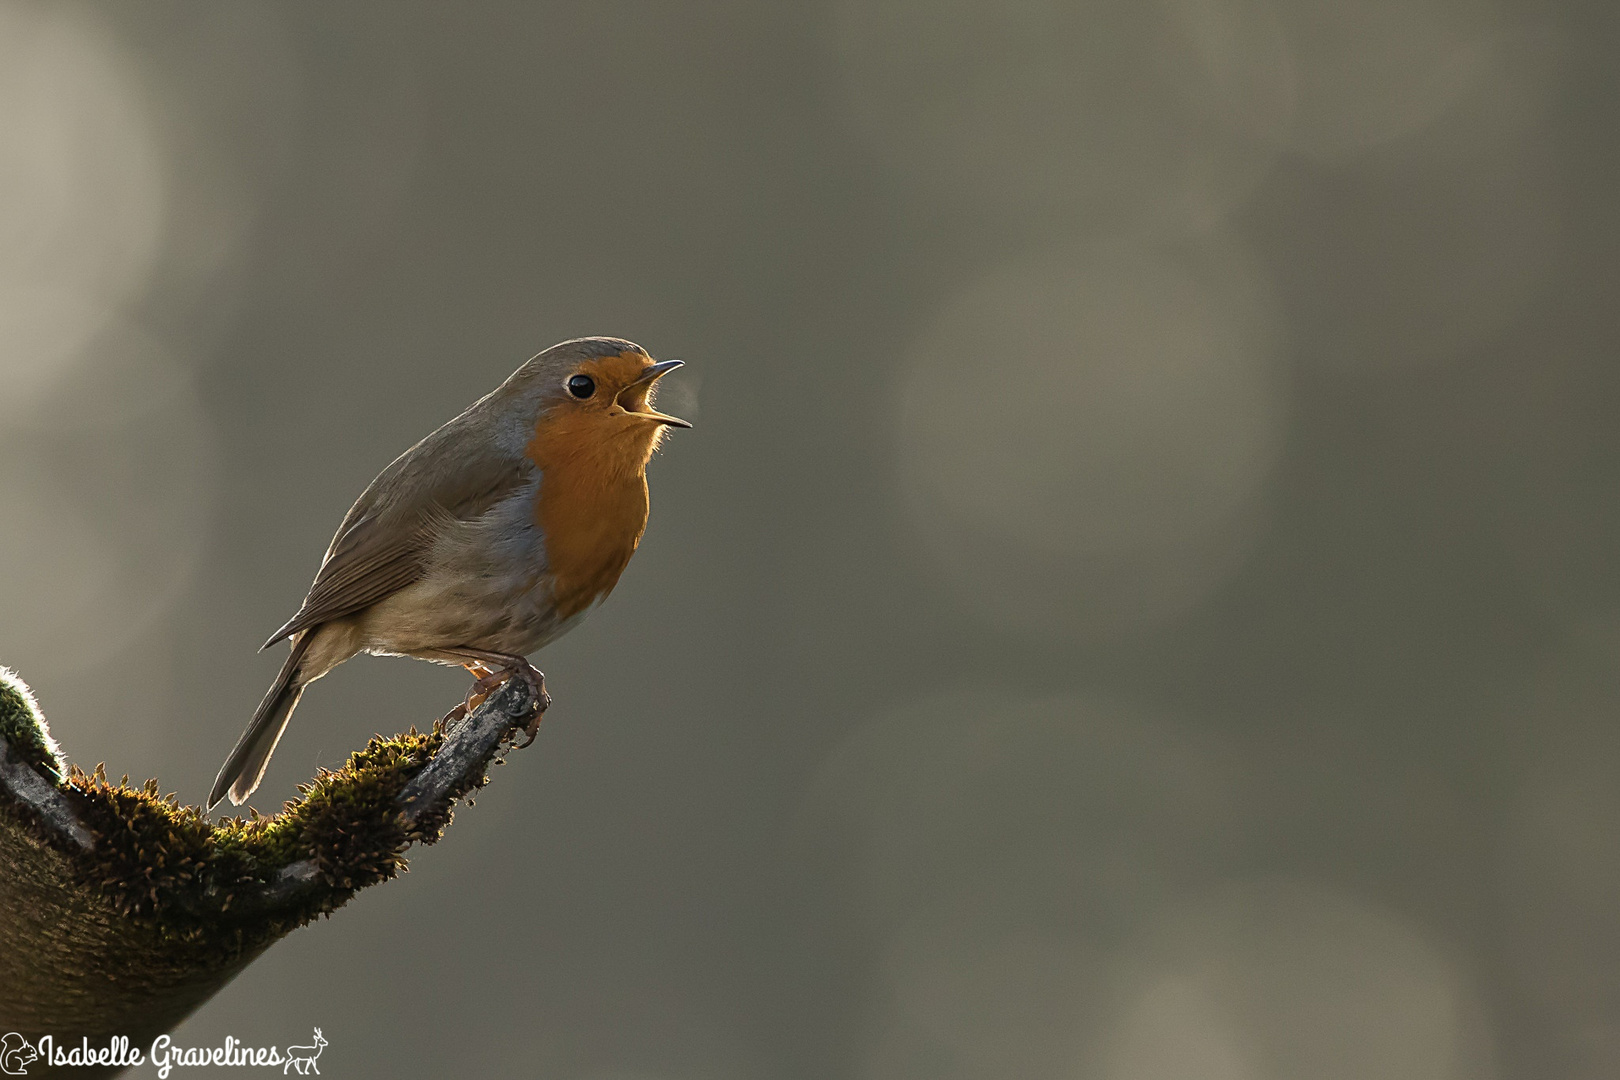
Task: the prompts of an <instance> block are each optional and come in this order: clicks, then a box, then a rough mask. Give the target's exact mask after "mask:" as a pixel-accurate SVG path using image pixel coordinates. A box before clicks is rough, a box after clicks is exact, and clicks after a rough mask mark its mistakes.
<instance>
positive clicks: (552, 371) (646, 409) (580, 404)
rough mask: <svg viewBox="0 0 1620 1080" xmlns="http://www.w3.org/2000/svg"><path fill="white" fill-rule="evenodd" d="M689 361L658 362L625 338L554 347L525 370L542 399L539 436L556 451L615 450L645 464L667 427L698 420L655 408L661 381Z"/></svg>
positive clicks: (628, 461) (631, 463)
mask: <svg viewBox="0 0 1620 1080" xmlns="http://www.w3.org/2000/svg"><path fill="white" fill-rule="evenodd" d="M680 366H681V361H679V360H662V361H655V360H654V359H653V358H652V357H651V356H649V355H648V354H647V351H646V350H645V349H643V348H642V347H641V346H639V345H637V344H635V343H634V342H630V341H625V340H623V339H622V338H603V337H597V338H576V339H575V340H573V341H565V342H563V343H562V344H560V345H554V346H552V347H551V348H549V349H547V350H546V351H545V352H543V353H541V354H540V355H539V356H536V357H535V358H534V359H533V360H530V361H529V362H528V363H527V364H525V365H524V367H523V371H522V372H521V374H524V375H525V380H524V381H525V383H526V384H527V387H528V389H529V391H530V392H531V393H533V394H534V395H535V397H536V398H537V405H538V409H537V413H538V415H537V416H536V419H535V432H534V434H535V438H536V440H538V441H539V442H541V443H543V444H545V445H546V446H547V447H548V448H549V450H550V453H548V455H547V456H549V457H555V456H556V455H557V454H559V453H560V454H564V455H566V456H574V455H576V454H590V455H608V456H610V457H611V458H612V459H614V461H615V462H620V461H622V463H623V464H624V465H625V466H626V467H634V468H641V467H642V466H645V465H646V463H647V460H648V458H650V457H651V456H652V453H653V451H654V450H655V449H656V448H657V446H658V442H659V440H660V439H661V438H662V437H663V434H664V432H665V430H666V429H668V428H671V427H683V428H689V427H691V426H692V425H691V424H689V423H687V422H686V421H685V420H682V419H680V418H679V417H677V416H670V415H668V414H667V413H661V412H659V411H658V410H656V409H654V408H653V398H654V396H655V395H656V393H657V388H658V380H659V379H661V378H663V377H664V376H665V375H667V374H669V373H670V372H671V371H674V370H675V369H676V368H678V367H680Z"/></svg>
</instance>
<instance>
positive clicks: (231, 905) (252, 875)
mask: <svg viewBox="0 0 1620 1080" xmlns="http://www.w3.org/2000/svg"><path fill="white" fill-rule="evenodd" d="M442 741H443V733H442V731H441V730H439V729H438V728H437V727H436V728H435V729H434V730H433V731H431V732H428V733H420V732H418V731H416V730H415V729H414V728H413V729H412V730H411V731H410V732H408V733H407V734H404V735H396V736H394V737H392V738H383V737H382V736H377V737H374V738H373V739H372V740H371V741H370V742H369V743H368V744H367V745H366V746H365V748H364V749H361V750H358V751H356V752H355V753H354V754H352V755H350V757H349V760H348V762H347V763H346V764H345V765H344V766H343V767H342V768H341V769H338V770H337V771H336V772H332V771H327V770H322V772H321V773H320V775H318V776H317V777H316V778H315V779H314V780H312V781H311V782H310V783H308V784H305V785H301V786H300V788H299V792H300V797H299V798H297V799H294V800H292V801H290V802H288V803H287V804H286V805H285V807H284V808H283V809H282V811H281V812H280V813H278V814H275V815H274V816H270V817H265V816H262V815H259V814H257V813H254V812H252V811H250V812H249V815H248V816H247V817H235V818H227V819H224V820H222V821H219V822H210V821H209V820H208V818H207V815H206V814H205V813H204V812H203V811H202V810H201V809H199V808H197V807H193V806H182V805H181V804H180V803H179V801H178V799H177V798H176V797H175V796H174V795H172V794H170V795H160V794H159V791H158V785H157V782H156V781H155V780H149V781H147V782H146V783H145V784H143V785H140V786H138V787H137V786H132V785H130V783H129V778H128V777H125V778H124V779H123V780H122V781H120V782H119V783H117V784H113V783H111V782H109V781H108V780H107V777H106V775H105V773H104V771H103V770H102V769H101V768H100V767H98V768H97V770H96V771H95V772H94V773H85V772H83V771H81V770H79V769H78V768H76V767H73V768H70V769H69V771H68V774H67V779H66V784H67V787H68V789H69V791H70V793H71V797H73V798H74V800H75V803H76V808H77V810H78V812H79V817H80V820H81V821H82V822H83V823H84V824H85V826H86V827H87V828H88V829H89V830H90V831H91V833H92V835H93V836H94V837H95V841H96V843H95V850H94V852H93V853H92V854H89V855H83V854H81V855H79V856H78V862H79V863H80V864H81V866H82V870H83V873H84V876H85V877H86V879H87V883H88V884H89V885H91V886H92V888H93V889H94V890H95V891H96V892H98V893H99V894H100V895H101V896H102V897H104V898H105V899H106V900H108V901H109V902H111V903H112V904H113V905H114V907H115V908H116V909H117V910H118V911H119V912H120V913H121V914H123V915H125V916H127V917H130V918H135V919H140V920H143V921H149V922H151V923H152V924H153V925H155V926H156V927H157V928H158V929H159V930H160V931H161V932H162V933H163V934H165V935H166V936H171V937H175V938H178V939H181V940H182V941H192V942H195V943H196V945H197V947H198V948H199V949H202V950H204V951H209V950H213V951H216V952H217V951H219V950H223V951H224V952H225V953H226V954H228V955H236V954H241V953H244V952H247V951H250V950H252V949H255V948H257V947H259V946H261V945H262V944H264V943H266V942H267V941H269V940H272V939H274V938H276V937H279V936H280V935H282V934H284V933H286V932H287V931H288V930H291V929H292V928H293V927H295V926H298V925H301V924H303V923H305V922H308V921H309V920H311V919H314V918H316V917H318V916H321V915H326V914H330V913H331V912H332V911H334V910H336V909H337V908H338V907H340V906H342V905H343V904H344V903H345V902H347V901H348V899H349V898H350V897H351V896H353V895H354V894H355V893H356V892H358V891H359V890H361V889H363V888H365V887H366V886H368V885H374V884H377V883H379V882H382V881H386V880H388V879H389V878H392V877H394V876H395V875H396V874H398V873H400V872H401V871H402V870H404V869H405V868H406V860H405V850H406V848H407V847H408V846H409V844H411V843H412V842H427V843H431V842H433V841H434V840H436V839H438V834H439V830H440V829H442V828H443V826H444V825H445V824H448V822H449V813H448V810H445V811H441V812H440V813H439V814H438V815H437V820H436V821H435V822H434V823H433V824H432V826H430V828H429V829H426V830H424V829H423V828H420V827H418V828H416V829H414V830H412V831H410V832H409V833H407V830H406V828H405V825H404V823H403V821H402V819H401V815H400V813H399V810H398V807H397V805H396V802H395V800H396V799H397V798H398V796H399V794H400V792H401V791H403V790H404V788H405V785H406V784H408V783H409V782H410V780H411V778H412V777H413V776H415V775H416V774H417V773H418V772H420V771H421V770H422V769H423V768H424V767H425V766H426V765H427V763H428V762H429V761H431V760H432V758H433V755H434V753H435V752H437V750H438V748H439V746H440V744H441V743H442ZM484 782H486V781H485V779H484V778H483V777H482V776H480V777H479V778H478V779H477V780H476V782H474V783H472V784H470V785H469V788H472V787H478V786H481V785H482V783H484ZM306 861H307V862H308V863H309V864H310V865H311V866H312V867H313V870H314V879H313V882H312V883H311V886H310V887H309V888H308V889H304V890H301V891H300V893H299V896H298V898H297V899H296V900H295V901H294V902H292V903H291V904H281V903H278V904H276V905H273V907H272V908H271V909H269V910H267V909H266V908H265V907H264V905H263V904H262V903H261V902H260V897H261V896H262V894H263V890H264V889H265V888H266V887H268V886H270V885H272V884H273V883H274V882H275V881H276V879H277V875H278V874H279V873H280V871H282V870H283V869H285V868H286V867H288V866H291V865H293V864H295V863H303V862H306Z"/></svg>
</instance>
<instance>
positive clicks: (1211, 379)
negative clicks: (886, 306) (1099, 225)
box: [898, 244, 1284, 637]
mask: <svg viewBox="0 0 1620 1080" xmlns="http://www.w3.org/2000/svg"><path fill="white" fill-rule="evenodd" d="M1277 334H1278V327H1277V317H1276V315H1275V313H1274V310H1273V308H1272V306H1271V302H1270V299H1269V290H1268V288H1267V285H1266V282H1265V281H1264V279H1263V277H1262V276H1261V275H1260V274H1259V272H1258V271H1257V269H1256V268H1255V266H1254V265H1253V263H1252V262H1250V261H1249V260H1248V259H1247V258H1245V257H1244V255H1243V254H1242V252H1241V250H1240V249H1238V248H1236V247H1234V246H1232V245H1229V244H1220V245H1214V244H1211V245H1206V246H1202V247H1199V248H1195V249H1182V250H1179V251H1174V252H1171V251H1160V250H1155V249H1151V248H1147V247H1142V246H1134V245H1128V244H1110V245H1098V246H1094V247H1089V248H1084V249H1080V250H1076V251H1071V252H1065V253H1062V254H1060V255H1048V256H1045V257H1041V258H1038V259H1032V260H1029V261H1025V262H1021V263H1017V264H1014V265H1010V266H1005V267H1002V268H1000V269H998V270H995V271H993V272H991V273H990V274H988V275H986V276H985V277H983V278H981V279H980V280H978V281H975V282H972V283H970V284H969V285H967V286H965V287H964V288H962V289H960V290H958V291H957V292H956V293H955V294H954V295H953V296H951V297H949V298H948V299H947V300H946V302H945V304H944V306H943V308H942V309H941V310H940V311H939V312H938V313H937V314H936V315H935V317H934V318H933V319H932V320H931V321H930V323H929V325H927V326H926V327H925V328H924V329H923V331H922V332H921V333H920V334H919V335H918V336H917V338H916V339H915V340H914V342H913V343H912V345H911V347H910V349H909V350H908V363H907V367H906V370H905V374H904V382H903V385H902V389H901V394H900V401H901V409H900V423H899V425H898V430H899V432H900V438H901V443H900V447H899V454H900V476H901V484H902V488H903V492H904V496H905V505H906V507H907V509H908V510H909V512H910V514H911V517H912V520H913V523H914V525H915V527H916V529H915V532H916V535H917V536H918V537H919V538H920V540H921V543H922V545H923V547H924V549H925V550H927V551H929V552H930V553H931V554H932V556H933V557H934V559H935V561H936V563H937V564H938V565H939V566H940V567H941V568H942V569H943V571H944V573H945V576H946V577H947V578H948V580H949V581H950V583H951V584H952V586H954V588H955V589H956V591H957V592H958V593H959V594H960V595H961V596H962V597H963V598H964V599H965V600H967V601H968V602H969V603H970V604H971V606H972V607H973V608H975V609H976V610H978V611H979V612H981V613H982V614H983V615H985V616H986V617H988V618H989V619H991V620H992V621H994V622H997V623H1000V624H1003V625H1006V626H1009V627H1016V628H1019V629H1022V630H1026V631H1030V632H1038V633H1042V634H1052V633H1061V634H1064V635H1067V636H1078V637H1094V636H1109V635H1113V634H1117V633H1121V632H1127V631H1131V630H1136V629H1140V628H1142V627H1147V626H1152V625H1156V624H1159V623H1162V622H1165V621H1167V620H1170V619H1173V618H1174V617H1176V616H1178V615H1180V614H1181V613H1183V612H1185V611H1186V610H1188V609H1189V608H1190V607H1191V606H1192V605H1194V604H1195V603H1197V602H1198V600H1199V599H1200V598H1201V597H1203V596H1204V595H1205V594H1206V593H1207V592H1208V591H1209V590H1210V589H1211V588H1212V587H1213V586H1214V585H1215V584H1217V583H1218V582H1219V581H1220V580H1221V579H1222V578H1224V577H1225V576H1226V575H1227V574H1228V573H1230V572H1231V570H1232V569H1234V568H1235V566H1236V565H1237V564H1238V563H1239V562H1240V561H1241V558H1242V555H1243V554H1244V552H1245V551H1246V550H1247V547H1248V544H1249V543H1250V542H1251V540H1252V538H1253V536H1254V533H1255V530H1256V526H1257V523H1258V513H1259V509H1260V506H1259V504H1260V501H1261V500H1260V496H1261V494H1262V491H1263V488H1264V485H1265V481H1266V478H1267V476H1268V474H1269V472H1270V470H1271V467H1272V465H1273V463H1274V461H1275V459H1276V456H1277V453H1278V450H1279V447H1280V444H1281V441H1282V434H1283V424H1284V397H1283V392H1282V388H1281V386H1280V384H1279V379H1278V370H1277V351H1276V350H1277Z"/></svg>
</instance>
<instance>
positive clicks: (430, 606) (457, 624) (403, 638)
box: [356, 572, 585, 659]
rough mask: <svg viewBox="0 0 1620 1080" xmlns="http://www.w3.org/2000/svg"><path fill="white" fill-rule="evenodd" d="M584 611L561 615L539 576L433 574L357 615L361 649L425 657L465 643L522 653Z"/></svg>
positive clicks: (567, 627)
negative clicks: (569, 615) (436, 651)
mask: <svg viewBox="0 0 1620 1080" xmlns="http://www.w3.org/2000/svg"><path fill="white" fill-rule="evenodd" d="M584 614H585V613H584V612H581V613H579V614H576V615H574V616H572V617H570V618H563V617H562V616H560V615H559V614H558V612H557V609H556V605H555V604H554V603H553V601H552V597H551V589H550V586H549V583H548V582H547V580H546V578H545V575H544V574H541V573H535V572H530V573H529V574H526V575H522V576H519V575H511V576H506V577H502V576H499V575H495V576H490V577H485V576H482V575H479V576H466V575H454V576H452V575H447V574H445V575H436V576H432V577H427V578H423V579H422V580H420V581H417V582H415V583H414V584H411V585H408V586H406V587H405V588H403V589H401V590H400V591H399V592H397V593H394V594H393V595H392V596H389V597H387V598H385V599H383V600H381V601H379V602H378V603H376V604H374V605H372V606H371V607H370V608H369V609H367V610H366V611H365V612H364V613H362V614H361V615H359V616H358V617H356V622H357V623H358V629H359V631H360V638H361V642H362V644H361V649H362V650H363V651H365V652H370V653H377V654H379V655H397V656H420V657H421V658H423V659H437V658H436V657H434V656H432V655H430V654H432V653H433V652H434V651H435V650H437V649H446V648H455V647H458V646H465V647H468V648H473V649H483V650H485V651H487V652H498V653H506V654H508V655H511V656H527V655H528V654H530V653H532V652H534V651H535V650H537V649H539V648H541V647H543V646H545V645H547V644H549V643H550V642H552V641H555V640H556V639H557V638H559V637H561V636H562V635H563V634H565V633H567V632H568V631H569V630H571V629H573V628H574V627H575V626H576V625H578V624H579V622H580V621H581V620H582V618H583V617H584Z"/></svg>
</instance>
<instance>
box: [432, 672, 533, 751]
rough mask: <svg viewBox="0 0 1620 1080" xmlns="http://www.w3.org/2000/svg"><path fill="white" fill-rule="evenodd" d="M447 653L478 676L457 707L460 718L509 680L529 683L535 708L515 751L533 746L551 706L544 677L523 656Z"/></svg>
mask: <svg viewBox="0 0 1620 1080" xmlns="http://www.w3.org/2000/svg"><path fill="white" fill-rule="evenodd" d="M446 651H447V652H450V653H451V654H452V655H454V656H457V657H462V658H465V659H464V660H463V665H464V666H465V667H466V668H467V670H468V671H471V672H472V673H473V674H474V675H476V676H478V678H477V679H476V681H474V683H473V684H472V687H471V688H470V689H469V690H468V691H467V700H466V702H464V703H463V704H462V705H460V706H458V708H460V709H461V710H463V711H462V715H463V716H464V715H466V712H467V711H469V710H472V709H476V708H477V707H478V706H479V705H481V704H483V702H484V699H485V698H487V697H488V696H489V695H490V693H491V692H492V691H494V689H495V688H496V687H497V686H500V685H501V684H502V683H504V682H506V680H508V679H514V678H516V679H522V680H523V681H524V682H525V683H527V684H528V686H529V689H530V691H531V692H532V693H533V695H534V701H535V709H534V715H533V716H532V717H530V719H529V722H528V723H527V724H525V725H524V727H523V734H524V737H525V740H526V741H525V742H522V743H520V744H519V746H518V748H519V749H522V748H523V747H525V746H530V745H532V744H533V743H534V740H535V736H536V735H537V734H538V732H539V729H540V721H541V719H542V718H543V717H544V716H545V714H546V710H547V709H548V708H550V707H551V695H550V694H548V693H546V677H545V674H544V673H543V672H541V671H540V669H539V668H537V667H535V666H534V665H533V664H531V663H529V661H528V659H527V658H526V657H522V656H509V655H506V654H504V653H492V652H485V651H483V650H481V649H469V648H460V649H452V650H446ZM452 712H454V710H452Z"/></svg>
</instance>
